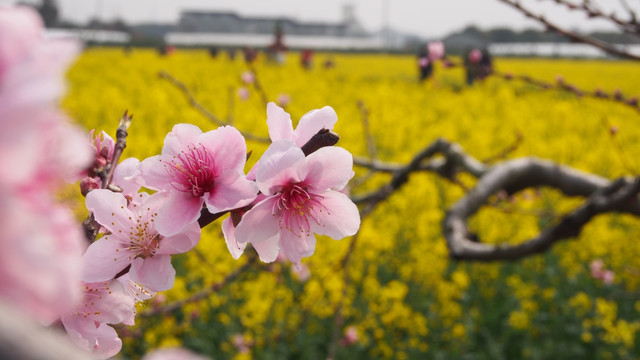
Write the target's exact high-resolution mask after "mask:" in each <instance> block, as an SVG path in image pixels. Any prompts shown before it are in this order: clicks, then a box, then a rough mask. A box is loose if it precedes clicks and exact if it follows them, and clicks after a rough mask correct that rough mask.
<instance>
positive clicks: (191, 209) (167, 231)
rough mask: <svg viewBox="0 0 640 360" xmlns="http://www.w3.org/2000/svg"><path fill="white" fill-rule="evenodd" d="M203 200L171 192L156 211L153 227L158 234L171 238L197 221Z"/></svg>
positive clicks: (186, 194)
mask: <svg viewBox="0 0 640 360" xmlns="http://www.w3.org/2000/svg"><path fill="white" fill-rule="evenodd" d="M203 203H204V199H202V198H201V197H195V196H193V195H191V194H189V193H183V192H178V191H176V192H173V193H171V195H170V197H169V200H168V201H167V202H166V203H165V204H164V206H163V207H162V208H160V210H158V216H157V217H156V220H155V226H156V230H157V231H158V233H160V234H161V235H164V236H171V235H175V234H177V233H179V232H180V231H181V230H182V228H184V227H185V226H187V225H188V224H190V223H192V222H194V221H196V220H198V218H199V217H200V211H201V210H202V204H203Z"/></svg>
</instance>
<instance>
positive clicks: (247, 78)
mask: <svg viewBox="0 0 640 360" xmlns="http://www.w3.org/2000/svg"><path fill="white" fill-rule="evenodd" d="M241 79H242V82H243V83H245V84H247V85H251V84H253V82H254V81H256V76H255V75H254V74H253V73H252V72H251V71H245V72H243V73H242V76H241Z"/></svg>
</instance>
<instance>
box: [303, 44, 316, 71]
mask: <svg viewBox="0 0 640 360" xmlns="http://www.w3.org/2000/svg"><path fill="white" fill-rule="evenodd" d="M312 63H313V50H311V49H304V50H302V53H300V65H302V67H303V68H305V69H306V70H310V69H311V66H312Z"/></svg>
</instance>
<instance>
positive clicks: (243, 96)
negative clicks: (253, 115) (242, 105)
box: [238, 86, 249, 101]
mask: <svg viewBox="0 0 640 360" xmlns="http://www.w3.org/2000/svg"><path fill="white" fill-rule="evenodd" d="M238 97H239V98H240V100H242V101H245V100H247V99H248V98H249V89H247V88H246V87H244V86H243V87H240V88H239V89H238Z"/></svg>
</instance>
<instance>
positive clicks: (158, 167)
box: [138, 155, 173, 190]
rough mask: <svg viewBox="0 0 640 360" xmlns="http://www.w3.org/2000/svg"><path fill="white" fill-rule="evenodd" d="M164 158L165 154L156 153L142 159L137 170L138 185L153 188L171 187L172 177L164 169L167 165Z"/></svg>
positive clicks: (163, 188)
mask: <svg viewBox="0 0 640 360" xmlns="http://www.w3.org/2000/svg"><path fill="white" fill-rule="evenodd" d="M164 159H165V156H163V155H156V156H152V157H148V158H146V159H144V160H142V162H141V163H140V165H138V170H139V171H140V178H139V179H138V182H139V183H140V185H143V186H145V187H148V188H149V189H153V190H170V189H173V187H172V186H171V182H172V181H173V178H172V177H171V175H170V174H169V172H168V171H167V169H166V166H168V165H166V164H165V163H164V162H163V160H164Z"/></svg>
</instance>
